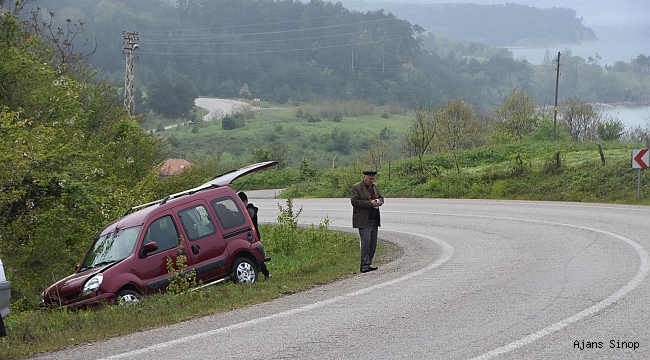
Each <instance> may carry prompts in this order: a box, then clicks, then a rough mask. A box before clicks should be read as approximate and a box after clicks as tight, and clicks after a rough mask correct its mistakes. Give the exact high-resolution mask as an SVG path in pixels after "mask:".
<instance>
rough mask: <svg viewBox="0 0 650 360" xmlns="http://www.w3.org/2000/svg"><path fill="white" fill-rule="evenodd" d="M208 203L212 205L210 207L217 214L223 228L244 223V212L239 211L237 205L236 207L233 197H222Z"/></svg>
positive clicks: (230, 227)
mask: <svg viewBox="0 0 650 360" xmlns="http://www.w3.org/2000/svg"><path fill="white" fill-rule="evenodd" d="M210 205H212V209H213V210H214V212H215V213H216V214H217V217H218V218H219V222H220V223H221V225H222V226H223V228H224V229H226V230H227V229H232V228H234V227H237V226H240V225H243V224H244V223H246V218H245V217H244V214H242V212H241V211H239V207H237V204H236V203H235V200H234V199H233V198H231V197H224V198H220V199H216V200H212V201H211V202H210Z"/></svg>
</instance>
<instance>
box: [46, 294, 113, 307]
mask: <svg viewBox="0 0 650 360" xmlns="http://www.w3.org/2000/svg"><path fill="white" fill-rule="evenodd" d="M114 303H115V294H113V293H102V294H99V295H95V296H92V297H84V298H80V299H79V300H77V299H72V300H70V301H66V302H64V303H63V304H62V305H63V306H65V307H69V308H86V307H93V306H97V305H101V304H111V305H112V304H114ZM45 305H46V306H48V307H58V306H59V304H58V303H49V304H47V303H46V304H45Z"/></svg>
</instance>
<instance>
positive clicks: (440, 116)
mask: <svg viewBox="0 0 650 360" xmlns="http://www.w3.org/2000/svg"><path fill="white" fill-rule="evenodd" d="M434 117H435V119H436V120H435V122H436V124H437V126H438V132H437V134H436V139H437V140H436V143H438V144H439V145H440V146H441V148H443V149H445V150H447V151H451V152H452V154H453V155H454V162H455V164H456V170H457V171H458V172H460V166H459V164H458V157H457V156H456V154H457V153H458V150H460V149H466V148H471V147H472V146H474V144H475V143H476V142H477V140H478V138H477V135H478V130H479V127H480V121H479V119H478V117H477V116H476V114H474V108H473V107H472V105H470V104H469V103H467V102H465V101H463V100H460V99H458V100H452V101H449V102H447V103H446V104H445V105H444V106H443V107H442V108H439V109H436V111H435V113H434Z"/></svg>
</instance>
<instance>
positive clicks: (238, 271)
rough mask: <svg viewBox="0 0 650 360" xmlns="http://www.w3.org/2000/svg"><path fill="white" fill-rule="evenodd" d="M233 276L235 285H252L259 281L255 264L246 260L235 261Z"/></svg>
mask: <svg viewBox="0 0 650 360" xmlns="http://www.w3.org/2000/svg"><path fill="white" fill-rule="evenodd" d="M232 274H233V281H234V282H235V284H252V283H254V282H255V281H257V269H256V268H255V264H253V262H252V261H250V260H248V259H246V258H239V259H237V260H236V261H235V264H234V265H233V267H232Z"/></svg>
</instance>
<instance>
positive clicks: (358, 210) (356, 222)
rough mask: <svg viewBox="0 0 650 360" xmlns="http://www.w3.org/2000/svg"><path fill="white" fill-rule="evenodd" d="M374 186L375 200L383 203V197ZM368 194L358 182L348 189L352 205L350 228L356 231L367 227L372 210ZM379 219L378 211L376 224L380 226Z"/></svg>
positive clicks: (363, 184)
mask: <svg viewBox="0 0 650 360" xmlns="http://www.w3.org/2000/svg"><path fill="white" fill-rule="evenodd" d="M374 186H375V193H376V198H377V199H380V200H381V201H382V202H383V201H384V197H383V196H382V195H381V192H380V191H379V187H378V186H377V184H374ZM370 200H371V198H370V194H368V190H366V187H365V183H364V182H363V181H360V182H358V183H356V184H354V185H353V186H352V188H351V189H350V202H351V203H352V227H353V228H357V229H363V228H365V227H366V225H368V217H369V216H370V211H371V210H372V209H373V206H372V203H371V202H370ZM380 219H381V217H380V216H379V210H377V224H378V225H379V226H381V221H380Z"/></svg>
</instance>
